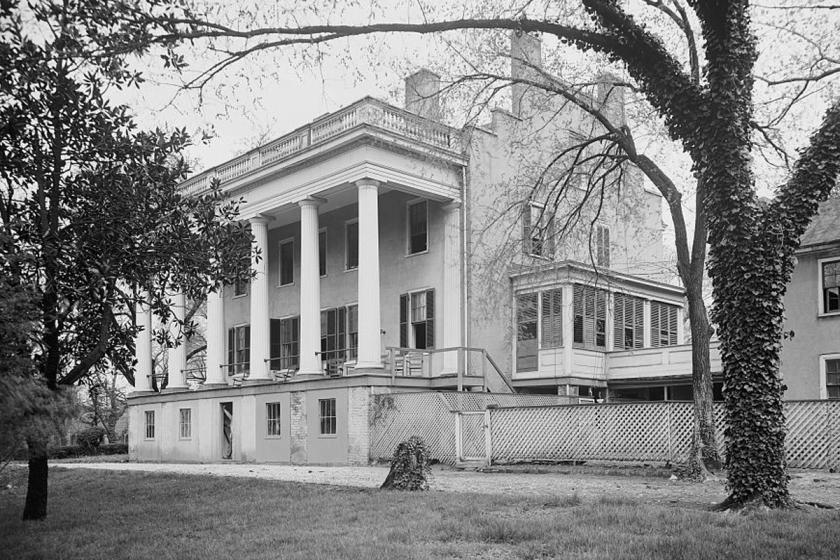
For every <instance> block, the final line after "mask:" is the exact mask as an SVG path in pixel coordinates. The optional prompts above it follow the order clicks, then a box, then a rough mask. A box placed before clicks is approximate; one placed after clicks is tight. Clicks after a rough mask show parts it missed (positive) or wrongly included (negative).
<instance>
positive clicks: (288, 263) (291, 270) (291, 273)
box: [280, 239, 295, 286]
mask: <svg viewBox="0 0 840 560" xmlns="http://www.w3.org/2000/svg"><path fill="white" fill-rule="evenodd" d="M294 282H295V240H294V239H286V240H285V241H281V242H280V285H281V286H288V285H289V284H294Z"/></svg>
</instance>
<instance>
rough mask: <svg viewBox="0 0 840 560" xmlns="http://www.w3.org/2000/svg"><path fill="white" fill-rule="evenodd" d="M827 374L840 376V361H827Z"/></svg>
mask: <svg viewBox="0 0 840 560" xmlns="http://www.w3.org/2000/svg"><path fill="white" fill-rule="evenodd" d="M825 372H826V373H828V374H832V373H837V374H840V359H837V360H826V361H825Z"/></svg>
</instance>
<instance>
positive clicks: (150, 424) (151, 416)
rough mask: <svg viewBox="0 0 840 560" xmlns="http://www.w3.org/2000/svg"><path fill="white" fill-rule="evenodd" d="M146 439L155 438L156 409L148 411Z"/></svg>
mask: <svg viewBox="0 0 840 560" xmlns="http://www.w3.org/2000/svg"><path fill="white" fill-rule="evenodd" d="M146 439H155V411H154V410H147V411H146Z"/></svg>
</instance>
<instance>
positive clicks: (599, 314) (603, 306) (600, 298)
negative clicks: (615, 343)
mask: <svg viewBox="0 0 840 560" xmlns="http://www.w3.org/2000/svg"><path fill="white" fill-rule="evenodd" d="M589 289H590V290H592V292H593V300H594V305H595V310H594V311H595V313H594V315H595V320H594V330H595V333H594V334H595V336H594V337H593V338H594V340H593V342H594V344H595V346H596V347H598V348H606V346H607V292H605V291H604V290H598V289H595V288H589Z"/></svg>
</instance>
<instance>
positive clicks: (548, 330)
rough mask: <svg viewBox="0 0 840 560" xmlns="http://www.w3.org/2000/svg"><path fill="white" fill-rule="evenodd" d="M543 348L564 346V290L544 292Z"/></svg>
mask: <svg viewBox="0 0 840 560" xmlns="http://www.w3.org/2000/svg"><path fill="white" fill-rule="evenodd" d="M541 346H542V348H560V347H561V346H563V292H562V290H549V291H546V292H543V293H542V343H541Z"/></svg>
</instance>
